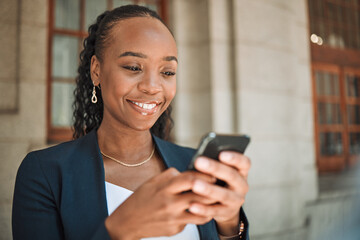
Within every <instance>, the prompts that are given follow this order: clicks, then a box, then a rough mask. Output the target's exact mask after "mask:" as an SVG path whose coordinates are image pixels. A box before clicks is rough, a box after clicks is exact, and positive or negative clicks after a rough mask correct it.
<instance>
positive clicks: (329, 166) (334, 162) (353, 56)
mask: <svg viewBox="0 0 360 240" xmlns="http://www.w3.org/2000/svg"><path fill="white" fill-rule="evenodd" d="M309 1H312V0H309ZM320 2H321V3H320ZM325 3H333V4H334V3H336V4H339V5H341V6H342V7H344V6H346V5H347V4H346V3H342V2H341V3H340V2H334V1H332V0H319V1H318V3H316V4H317V5H319V6H317V9H316V10H317V11H318V13H319V16H320V17H319V16H316V17H315V18H316V19H315V22H312V20H314V19H312V18H313V17H314V16H311V10H313V11H314V9H311V8H310V3H309V2H307V4H308V10H309V11H308V19H309V28H308V29H309V37H310V35H311V34H312V33H315V34H317V32H316V30H319V29H320V27H318V26H315V24H316V23H318V22H321V21H323V24H324V28H325V29H323V30H324V31H325V35H326V34H328V33H329V32H330V31H329V26H330V25H331V24H333V23H334V21H335V20H333V19H330V18H328V17H329V9H328V8H324V4H325ZM320 6H322V7H323V8H321V7H320ZM349 6H350V5H349ZM340 10H341V11H342V14H343V17H344V11H345V10H344V8H340ZM356 10H357V11H358V15H359V16H360V2H359V6H358V8H357V9H356ZM319 11H320V12H319ZM321 11H322V12H321ZM338 11H339V10H338ZM347 11H349V9H347ZM321 17H322V18H321ZM345 20H347V19H345ZM337 24H338V25H339V23H337ZM346 24H348V23H346ZM346 24H345V23H344V25H343V26H337V27H338V28H341V29H340V30H341V31H343V30H344V29H345V30H344V31H345V32H341V31H340V32H341V34H342V35H340V36H343V37H344V41H345V40H346V39H345V38H347V37H349V36H348V34H349V31H350V30H349V29H347V28H349V27H348V25H346ZM351 24H352V26H354V24H355V23H351ZM351 24H350V25H351ZM355 25H356V24H355ZM314 29H315V31H314V32H312V30H314ZM359 32H360V30H358V31H357V33H359ZM345 35H346V36H345ZM357 39H358V40H359V37H357ZM350 45H351V46H345V47H343V48H341V47H340V46H338V47H332V46H330V45H327V44H326V43H325V44H324V45H318V44H315V43H312V42H310V53H311V54H310V56H311V59H310V61H311V77H312V93H313V114H314V137H315V148H316V163H317V167H318V171H319V172H320V173H324V172H338V171H341V170H343V169H346V168H349V167H352V166H354V165H355V164H356V163H357V162H358V161H359V157H358V156H356V155H351V154H350V152H349V149H350V140H349V135H350V133H351V132H354V131H355V132H357V133H360V125H358V126H349V124H348V112H347V111H348V110H347V104H348V103H349V102H351V101H353V100H351V99H350V100H349V98H348V96H347V92H346V84H347V83H346V82H345V81H346V79H345V76H346V74H348V73H356V75H359V76H360V43H359V42H357V43H353V42H351V44H350ZM355 45H356V46H357V47H354V46H355ZM317 70H320V71H326V72H333V73H336V74H337V75H338V79H339V97H340V101H339V103H340V114H341V118H342V124H339V125H337V126H336V125H323V126H322V125H321V124H320V123H319V117H318V102H319V101H318V100H319V99H321V98H319V97H318V96H317V89H316V76H315V72H316V71H317ZM330 98H331V97H325V98H323V100H324V102H330ZM328 100H329V101H328ZM356 102H357V103H358V104H359V105H360V102H359V99H357V100H356ZM321 132H341V134H342V135H341V136H342V144H343V154H342V155H341V156H340V155H338V156H334V155H333V156H322V155H321V149H320V138H319V137H320V136H319V135H320V133H321Z"/></svg>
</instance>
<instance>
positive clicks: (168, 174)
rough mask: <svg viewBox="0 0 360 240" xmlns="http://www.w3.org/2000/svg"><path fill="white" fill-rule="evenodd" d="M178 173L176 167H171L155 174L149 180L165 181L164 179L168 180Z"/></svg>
mask: <svg viewBox="0 0 360 240" xmlns="http://www.w3.org/2000/svg"><path fill="white" fill-rule="evenodd" d="M179 174H180V172H179V171H178V170H177V169H176V168H173V167H172V168H168V169H166V170H165V171H163V172H162V173H160V174H159V175H156V176H155V177H153V178H152V179H151V180H150V181H155V182H166V181H169V180H170V179H172V178H174V177H176V176H178V175H179Z"/></svg>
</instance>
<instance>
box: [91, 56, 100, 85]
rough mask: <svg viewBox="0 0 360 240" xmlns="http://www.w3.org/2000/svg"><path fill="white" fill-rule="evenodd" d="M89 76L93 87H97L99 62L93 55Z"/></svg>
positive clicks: (98, 82)
mask: <svg viewBox="0 0 360 240" xmlns="http://www.w3.org/2000/svg"><path fill="white" fill-rule="evenodd" d="M90 76H91V80H92V82H93V83H94V85H95V86H99V84H100V61H99V59H98V58H97V57H96V56H95V55H93V56H92V57H91V64H90Z"/></svg>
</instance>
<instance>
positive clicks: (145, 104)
mask: <svg viewBox="0 0 360 240" xmlns="http://www.w3.org/2000/svg"><path fill="white" fill-rule="evenodd" d="M130 102H132V103H133V104H135V105H137V106H139V107H141V108H143V109H149V110H151V109H153V108H154V107H156V103H150V104H149V103H138V102H134V101H130Z"/></svg>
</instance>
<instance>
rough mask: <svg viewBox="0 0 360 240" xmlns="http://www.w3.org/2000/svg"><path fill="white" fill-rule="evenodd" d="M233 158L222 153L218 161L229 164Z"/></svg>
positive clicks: (228, 154) (229, 154)
mask: <svg viewBox="0 0 360 240" xmlns="http://www.w3.org/2000/svg"><path fill="white" fill-rule="evenodd" d="M232 158H233V155H232V154H231V153H229V152H222V153H221V154H220V159H221V160H222V161H225V162H230V161H231V160H232Z"/></svg>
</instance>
